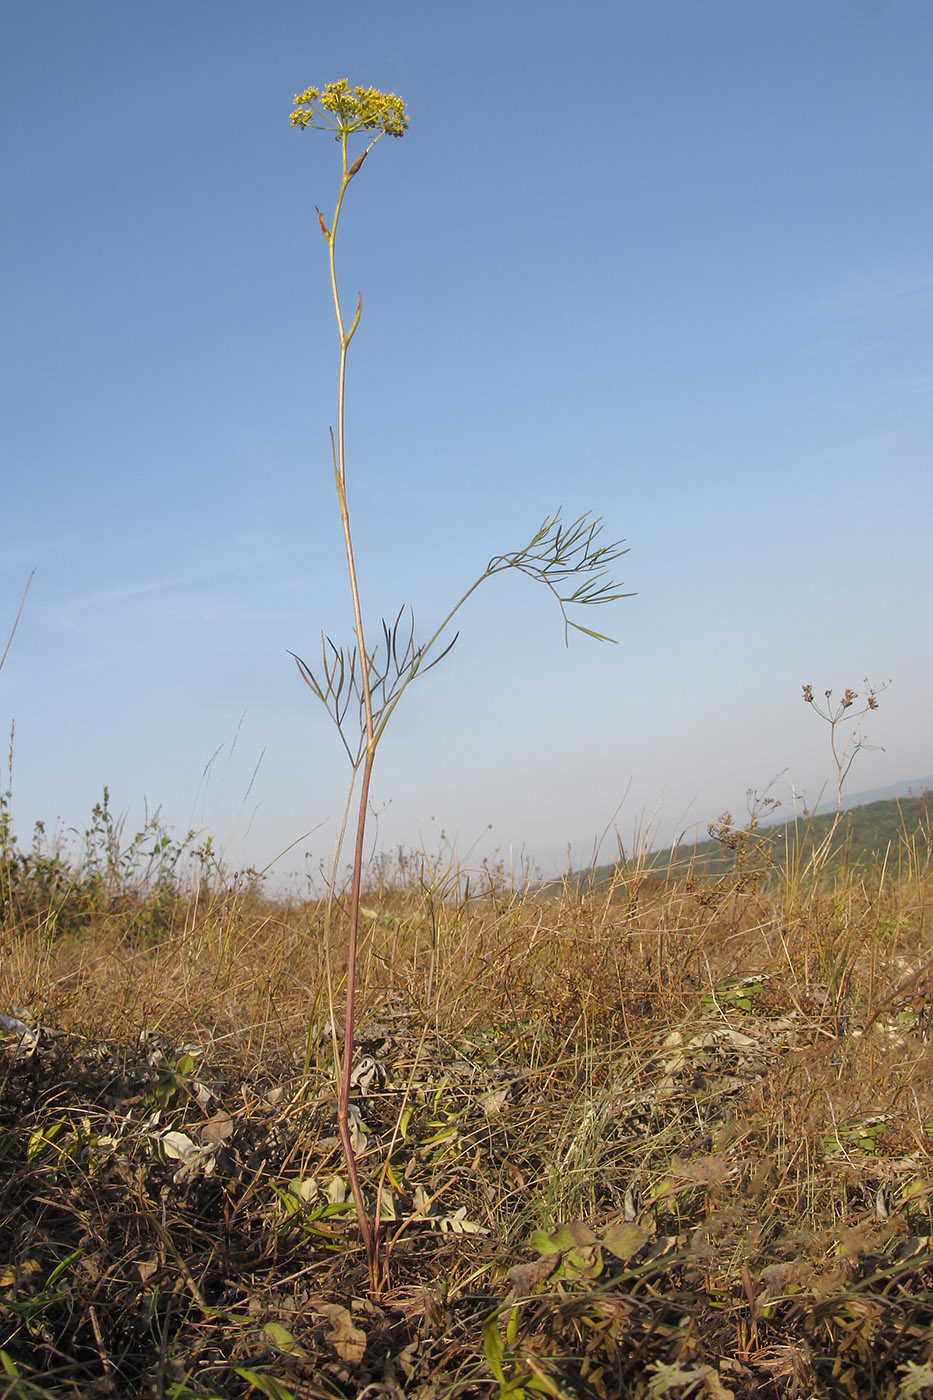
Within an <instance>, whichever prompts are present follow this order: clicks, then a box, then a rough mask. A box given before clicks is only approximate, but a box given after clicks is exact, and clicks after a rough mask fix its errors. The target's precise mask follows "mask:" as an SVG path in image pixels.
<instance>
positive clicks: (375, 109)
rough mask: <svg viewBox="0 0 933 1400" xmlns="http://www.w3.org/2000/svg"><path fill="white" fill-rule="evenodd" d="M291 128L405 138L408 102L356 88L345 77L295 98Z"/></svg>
mask: <svg viewBox="0 0 933 1400" xmlns="http://www.w3.org/2000/svg"><path fill="white" fill-rule="evenodd" d="M295 106H296V107H297V109H298V110H297V111H295V112H292V114H291V124H292V126H297V127H301V128H302V129H304V128H305V127H306V126H316V127H325V128H327V129H329V130H331V131H336V132H337V133H338V134H342V133H344V132H346V133H350V132H353V131H378V132H379V134H380V136H396V137H398V136H404V134H405V132H406V130H407V129H408V114H407V112H406V111H405V103H404V102H403V101H402V99H401V98H400V97H396V95H395V93H394V92H380V91H379V90H378V88H362V87H358V88H354V89H353V91H352V92H351V91H350V85H349V83H348V82H347V80H346V78H341V79H340V81H339V82H336V83H328V84H327V85H326V86H325V87H324V88H306V89H305V91H304V92H299V93H298V94H297V95H296V97H295Z"/></svg>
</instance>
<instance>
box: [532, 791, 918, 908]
mask: <svg viewBox="0 0 933 1400" xmlns="http://www.w3.org/2000/svg"><path fill="white" fill-rule="evenodd" d="M905 786H906V785H905ZM911 786H912V787H913V789H914V791H916V787H915V786H914V785H911ZM834 822H837V825H836V829H835V831H833V823H834ZM708 830H709V832H710V836H709V838H708V839H707V840H704V841H697V842H696V843H695V844H693V845H688V844H686V843H684V844H678V845H675V846H668V847H666V848H665V849H664V850H660V851H652V852H650V853H648V854H646V855H644V856H636V857H635V858H634V859H632V860H624V861H614V862H612V863H611V864H607V865H601V866H597V867H595V868H590V869H589V870H586V871H577V872H574V873H573V875H572V879H574V880H575V881H577V882H578V883H583V882H587V883H589V882H590V881H592V882H593V883H595V884H603V883H606V882H608V881H609V880H611V879H613V878H618V876H619V875H620V874H621V875H622V877H623V879H624V878H625V876H626V874H628V873H631V874H635V873H636V872H637V873H638V874H639V875H645V874H651V875H656V876H660V877H662V878H664V879H675V880H676V879H683V878H685V877H686V876H688V875H689V876H699V877H707V878H712V879H716V878H718V877H720V876H722V875H725V874H728V873H730V872H732V871H734V870H735V869H736V868H737V867H738V866H742V867H743V868H745V869H750V868H754V869H756V870H758V871H760V872H761V873H762V874H767V872H768V870H770V869H774V868H776V867H777V868H781V869H787V868H788V867H789V866H790V865H791V864H797V865H799V866H803V865H806V863H807V862H809V861H811V860H812V859H813V857H814V856H815V855H818V859H819V861H820V865H821V867H823V868H825V869H826V870H828V871H838V870H841V869H844V868H847V869H853V868H857V869H859V870H864V871H867V870H870V869H872V868H876V867H879V866H881V865H885V866H887V865H889V864H890V863H891V862H892V861H894V862H897V863H900V862H903V861H904V860H907V859H910V860H912V861H916V860H918V859H919V860H920V861H921V862H926V861H929V859H930V855H931V838H933V784H931V788H929V789H925V790H923V791H922V793H921V794H920V795H919V796H912V797H903V798H898V797H895V798H888V799H887V800H884V801H871V802H864V803H860V804H859V805H857V806H850V807H846V806H843V808H842V811H841V812H840V813H839V815H838V821H837V813H836V810H835V807H834V808H833V810H831V811H829V812H826V811H822V810H821V811H819V812H817V813H813V814H810V815H808V816H806V817H802V816H801V817H797V818H795V819H792V820H791V821H785V822H771V823H760V824H755V823H753V822H747V823H746V824H745V825H744V826H742V825H741V824H739V823H732V822H731V821H724V820H720V821H718V822H710V823H709V827H708ZM824 846H825V847H826V849H825V850H823V849H822V848H823V847H824ZM894 869H895V870H896V869H897V864H895V866H894ZM555 883H557V882H549V885H550V884H555Z"/></svg>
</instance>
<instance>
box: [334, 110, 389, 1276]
mask: <svg viewBox="0 0 933 1400" xmlns="http://www.w3.org/2000/svg"><path fill="white" fill-rule="evenodd" d="M347 139H348V137H347V132H346V131H344V132H342V133H341V142H340V146H341V160H342V164H343V179H342V181H341V185H340V193H339V195H338V197H337V205H336V208H335V210H334V217H333V222H332V224H331V228H330V231H329V232H328V231H327V229H326V228H325V227H324V223H323V219H322V220H321V227H322V229H323V230H324V233H325V236H326V238H327V244H328V251H329V258H330V285H331V293H332V295H333V299H334V311H335V314H336V317H337V333H338V335H339V337H340V361H339V365H338V371H337V442H336V452H335V461H334V478H335V484H336V487H337V498H338V501H339V503H340V520H341V524H342V527H343V541H344V548H345V550H346V556H347V573H348V575H349V579H350V594H351V597H352V600H353V628H354V631H355V633H356V645H357V650H358V653H359V658H360V677H361V679H360V684H361V687H362V694H363V710H364V714H365V721H366V753H365V758H364V761H363V772H362V775H361V780H360V800H359V809H358V814H357V823H356V841H355V843H354V848H353V880H352V885H351V888H350V908H349V911H348V917H349V925H350V927H349V941H348V946H347V1004H346V1017H345V1020H344V1031H343V1065H342V1068H341V1075H340V1084H339V1088H338V1091H337V1128H338V1131H339V1133H340V1142H341V1145H342V1147H343V1155H344V1160H345V1162H346V1166H347V1175H348V1177H349V1181H350V1190H351V1192H352V1195H353V1201H354V1204H355V1206H356V1214H357V1219H358V1221H359V1226H360V1233H361V1234H362V1236H363V1243H364V1245H365V1247H366V1258H367V1263H368V1265H369V1274H370V1281H371V1282H372V1284H373V1286H375V1285H376V1283H377V1281H378V1269H379V1221H378V1220H375V1221H372V1222H371V1221H370V1219H369V1214H368V1212H367V1209H366V1202H365V1201H364V1199H363V1189H362V1187H361V1185H360V1178H359V1172H358V1170H357V1165H356V1153H355V1152H354V1149H353V1140H352V1137H351V1134H350V1089H351V1083H350V1079H351V1075H352V1072H353V1030H354V1022H355V1016H356V964H357V951H358V947H359V929H360V892H361V888H362V880H363V850H364V841H365V837H366V813H367V807H368V803H369V785H370V779H371V777H372V770H373V762H374V759H375V756H376V737H375V733H374V726H373V701H372V689H371V685H370V662H369V655H368V653H367V650H366V641H365V638H364V635H363V609H362V605H361V603H360V590H359V583H358V580H357V572H356V560H355V557H354V553H353V538H352V535H351V532H350V511H349V507H348V505H347V486H346V437H345V431H344V409H345V403H346V379H347V350H348V349H349V346H350V341H351V340H352V339H353V336H354V334H355V332H356V328H357V326H358V325H359V321H360V312H361V310H362V298H361V299H360V300H359V301H358V302H357V308H356V314H355V316H354V318H353V322H352V324H351V326H350V328H349V330H346V329H345V328H344V320H343V311H342V309H341V305H340V292H339V289H338V286H337V264H336V256H335V245H336V235H337V224H338V222H339V220H340V211H341V208H342V206H343V198H344V195H345V194H346V192H347V186H348V185H349V183H350V180H351V179H352V178H353V177H352V175H350V174H349V173H348V170H347Z"/></svg>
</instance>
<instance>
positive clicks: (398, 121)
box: [291, 80, 629, 1284]
mask: <svg viewBox="0 0 933 1400" xmlns="http://www.w3.org/2000/svg"><path fill="white" fill-rule="evenodd" d="M295 109H296V110H295V111H294V112H293V113H292V115H291V121H292V125H293V126H296V127H298V128H300V129H305V128H307V127H316V128H318V129H323V130H325V131H329V132H331V133H333V134H334V136H335V137H336V139H337V143H338V145H339V149H340V161H341V180H340V188H339V191H338V195H337V202H336V205H335V207H334V212H333V214H332V216H331V219H330V224H329V225H328V223H327V220H326V219H325V217H324V215H323V214H322V213H321V211H320V210H318V211H317V213H318V222H319V224H320V228H321V233H322V235H323V237H324V240H325V242H326V244H327V252H328V260H329V271H330V286H331V295H332V298H333V304H334V313H335V316H336V321H337V335H338V345H339V356H338V371H337V420H336V431H335V430H334V429H331V434H330V438H331V457H332V465H333V473H334V483H335V487H336V492H337V501H338V505H339V510H340V521H341V528H342V533H343V543H344V550H345V554H346V564H347V574H348V579H349V587H350V598H351V603H352V611H353V642H352V643H351V644H350V645H348V646H341V645H338V644H336V643H335V642H333V641H332V640H331V639H330V638H329V637H325V636H323V635H322V638H321V662H320V666H319V668H317V669H312V667H311V666H309V665H308V664H307V663H306V662H305V661H303V660H302V659H301V658H300V657H298V656H296V657H295V660H296V662H297V665H298V668H299V670H300V672H301V675H302V678H303V679H304V681H305V682H306V683H307V685H308V686H309V687H310V689H311V690H312V691H313V693H314V694H315V696H316V697H317V699H318V700H319V701H320V702H321V703H322V704H323V705H324V707H325V709H326V710H327V712H328V714H329V715H330V717H331V719H332V720H333V722H334V724H335V725H336V728H337V731H338V733H339V735H340V739H341V742H342V743H343V746H344V749H345V750H346V753H347V757H348V759H349V761H350V765H351V769H352V781H351V786H350V795H349V798H348V804H347V814H346V815H345V817H344V822H343V826H342V828H341V831H340V833H339V835H338V840H337V851H336V855H335V863H334V879H333V881H332V883H331V904H332V902H333V898H334V892H335V885H336V871H337V868H338V864H337V863H338V861H339V857H340V850H341V847H342V843H343V838H344V834H345V831H346V826H347V820H348V815H349V811H350V806H351V804H352V801H353V795H354V792H357V820H356V834H355V840H354V846H353V870H352V878H351V885H350V895H349V901H348V923H349V946H348V965H347V977H346V1018H345V1022H344V1041H343V1058H342V1065H341V1072H340V1083H339V1089H338V1097H337V1122H338V1128H339V1133H340V1140H341V1144H342V1148H343V1153H344V1157H345V1159H346V1164H347V1172H348V1176H349V1180H350V1187H351V1191H352V1194H353V1200H354V1204H355V1206H356V1211H357V1216H358V1219H359V1225H360V1230H361V1233H362V1236H363V1240H364V1243H365V1247H366V1252H367V1257H368V1261H369V1268H370V1276H371V1279H372V1280H373V1283H374V1284H375V1282H376V1281H377V1278H378V1274H379V1220H378V1219H376V1218H374V1219H372V1220H371V1219H370V1217H369V1213H368V1210H367V1206H366V1203H365V1200H364V1198H363V1192H362V1187H361V1185H360V1179H359V1172H358V1170H357V1163H356V1153H355V1150H354V1147H353V1143H352V1139H351V1130H350V1114H349V1104H350V1091H351V1072H352V1058H353V1031H354V1009H355V1001H356V985H357V980H356V979H357V953H358V943H359V923H360V893H361V886H362V876H363V851H364V835H365V830H366V820H367V814H368V807H369V791H370V782H371V778H372V771H373V764H374V761H375V757H376V750H377V747H378V745H379V742H380V740H381V738H382V736H383V734H384V733H385V729H386V726H387V724H388V722H389V719H390V718H391V716H392V713H393V711H394V710H395V707H396V705H397V704H398V703H399V700H400V699H401V697H402V695H403V694H404V693H405V691H406V690H407V689H408V687H409V686H410V685H411V683H412V682H413V681H414V680H415V679H417V678H418V677H419V676H422V675H424V674H425V673H426V672H427V671H429V670H430V669H431V667H432V666H435V665H436V664H437V663H438V662H439V661H440V660H442V659H443V657H444V656H446V655H447V653H448V652H449V651H450V649H451V647H452V646H453V645H454V643H455V642H456V640H457V635H458V634H456V633H453V634H452V632H451V628H452V626H453V622H454V619H455V618H456V616H457V614H458V613H459V611H460V609H461V608H462V607H463V605H464V604H465V603H466V601H467V599H468V598H470V597H471V595H472V594H473V593H474V592H475V591H476V590H477V589H478V588H479V587H480V585H481V584H483V583H485V582H486V580H487V579H490V578H493V577H495V576H496V575H498V574H502V573H505V572H507V571H508V570H510V569H514V570H517V571H518V572H519V573H522V574H525V575H526V576H527V577H529V578H531V579H533V580H535V581H536V582H538V583H541V584H543V585H544V586H545V587H546V588H547V589H548V590H549V592H550V593H551V594H552V596H553V597H554V599H555V601H556V602H557V605H558V607H559V609H560V613H561V617H562V619H563V624H564V639H565V642H567V641H569V636H570V631H571V629H574V630H576V631H579V632H584V633H586V634H587V635H588V636H590V637H594V638H596V639H597V640H600V641H604V640H610V639H609V638H606V637H605V636H604V635H603V634H602V633H600V632H597V631H595V630H593V629H591V628H589V627H585V626H583V624H582V623H580V622H579V621H577V620H576V618H575V616H573V610H574V609H576V608H579V607H585V606H590V605H595V604H604V603H610V602H613V601H615V600H616V599H618V598H622V597H625V596H629V595H626V594H623V593H621V592H620V591H619V589H618V585H617V584H616V583H615V582H614V580H613V579H612V577H611V574H610V572H609V571H610V567H611V565H613V564H614V563H615V561H616V560H618V559H619V558H620V557H621V556H622V555H623V554H625V553H626V552H627V551H626V550H625V549H623V548H622V546H621V544H620V543H613V544H601V543H599V536H600V532H601V528H602V524H601V521H600V520H598V519H596V518H593V517H591V516H590V515H583V516H580V517H579V518H578V519H576V520H574V521H573V522H572V523H571V524H564V523H563V522H562V520H561V516H560V512H556V513H555V514H553V515H550V516H548V517H547V518H546V519H545V520H544V521H543V522H542V523H541V525H540V526H539V527H538V529H537V530H535V531H534V533H533V534H532V536H531V538H530V539H529V541H528V543H527V544H525V545H524V546H523V547H522V548H520V549H517V550H514V551H508V552H506V553H503V554H497V555H494V556H493V557H492V558H491V559H490V560H489V562H488V563H487V565H486V567H485V568H484V569H483V570H482V572H481V573H480V574H479V576H478V577H477V578H476V579H474V581H473V582H472V583H471V584H470V585H469V587H468V588H466V589H465V591H464V592H463V593H462V595H461V596H460V598H459V599H458V600H457V601H456V603H455V604H454V606H453V607H452V608H451V609H450V611H449V612H448V613H447V615H446V616H445V617H444V619H443V621H442V622H441V624H440V626H439V627H437V628H436V630H435V631H434V632H433V634H432V635H431V636H430V637H429V638H428V640H427V641H426V642H417V641H416V639H415V625H414V615H413V613H412V611H411V610H410V609H406V608H404V607H403V608H401V609H400V610H399V612H398V613H397V614H396V615H395V616H394V619H393V620H389V621H387V620H385V619H384V620H383V621H382V623H381V629H380V631H379V632H378V633H377V637H376V640H375V641H372V642H370V641H369V640H367V636H366V631H365V628H364V623H363V606H362V601H361V598H360V589H359V583H358V578H357V565H356V558H355V554H354V547H353V539H352V533H351V514H350V504H349V495H348V489H347V463H346V440H345V410H346V379H347V355H348V351H349V348H350V343H351V341H352V340H353V337H354V336H355V334H356V332H357V330H358V328H359V325H360V317H361V315H362V307H363V303H362V297H361V296H359V297H358V298H357V303H356V308H355V310H354V312H353V315H352V317H350V318H349V319H348V317H347V316H346V315H345V313H344V309H343V304H342V301H341V296H340V289H339V285H338V279H337V266H336V247H337V232H338V226H339V223H340V218H341V214H342V211H343V205H344V199H345V197H346V194H347V190H348V189H349V187H350V183H351V181H353V180H354V179H355V178H356V177H357V175H359V173H360V170H361V169H362V166H363V163H364V161H365V160H366V158H367V156H368V155H369V153H370V152H371V151H372V149H373V147H374V146H375V145H376V144H377V143H378V142H379V141H381V140H382V138H383V137H384V136H392V137H395V138H399V137H401V136H403V135H404V133H405V131H406V129H407V127H408V115H407V113H406V111H405V106H404V103H403V101H402V99H401V98H399V97H397V96H396V95H395V94H394V93H382V92H379V91H378V90H377V89H375V88H362V87H357V88H354V89H352V90H351V89H350V87H349V85H348V83H347V82H346V81H345V80H341V81H339V82H335V83H328V84H327V85H326V86H325V87H324V88H307V89H306V90H305V91H304V92H302V93H299V94H298V96H297V97H296V98H295ZM359 135H361V136H362V137H363V139H364V141H365V145H364V147H363V149H362V151H361V152H360V153H359V154H358V155H357V156H356V158H355V159H353V157H352V152H351V138H353V137H356V136H359ZM293 654H294V653H293ZM357 784H358V788H357ZM328 928H329V921H328Z"/></svg>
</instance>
